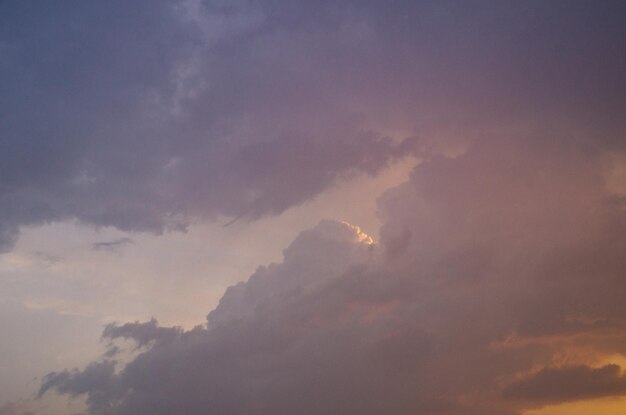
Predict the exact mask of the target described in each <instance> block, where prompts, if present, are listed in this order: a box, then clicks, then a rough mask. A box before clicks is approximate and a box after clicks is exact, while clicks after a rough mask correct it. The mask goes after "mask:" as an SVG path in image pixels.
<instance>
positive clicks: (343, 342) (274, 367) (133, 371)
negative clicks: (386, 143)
mask: <svg viewBox="0 0 626 415" xmlns="http://www.w3.org/2000/svg"><path fill="white" fill-rule="evenodd" d="M607 163H608V161H607V159H606V157H605V155H604V154H603V152H601V151H600V152H596V151H589V149H588V147H587V146H586V145H575V144H571V145H568V146H564V145H563V142H562V141H560V140H554V142H553V144H546V142H544V141H540V140H537V139H535V138H534V137H526V138H524V139H506V138H503V137H498V138H494V139H489V138H486V139H484V140H480V141H478V142H475V143H474V144H473V145H471V146H470V147H469V148H467V149H466V151H465V152H464V153H463V154H462V155H459V156H455V157H443V156H434V157H432V158H430V159H428V160H426V161H424V162H423V163H421V164H420V165H418V166H417V167H416V168H415V170H414V172H413V173H412V175H411V178H410V180H409V181H408V182H406V183H404V184H402V185H400V186H398V187H397V188H394V189H391V190H389V191H388V192H387V193H386V194H385V195H383V197H381V199H380V215H381V217H382V218H383V219H384V221H385V223H384V225H383V227H382V229H381V241H377V242H376V243H373V244H372V243H371V242H372V241H370V239H368V238H367V237H366V236H365V235H363V233H362V232H361V231H360V230H359V229H357V228H354V227H352V226H350V225H347V224H343V223H338V222H322V223H321V224H320V225H319V226H317V227H316V228H314V229H312V230H309V231H305V232H303V233H302V234H301V235H300V236H299V237H298V238H297V239H296V240H295V241H294V242H293V244H292V245H291V246H289V247H288V248H287V249H286V250H285V252H284V254H285V257H284V261H283V262H282V263H280V264H273V265H270V266H268V267H261V268H259V269H258V270H257V272H255V273H254V274H253V275H252V276H251V277H250V279H249V280H248V281H247V282H245V283H240V284H238V285H235V286H233V287H231V288H229V289H228V290H227V291H226V293H225V295H224V297H223V298H222V300H221V301H220V304H219V305H218V306H217V308H216V309H215V310H213V311H212V312H211V313H209V315H208V321H207V325H206V326H205V327H198V328H196V329H193V330H191V331H187V332H182V331H176V330H175V329H167V328H158V327H157V326H156V324H155V322H154V321H153V322H149V323H144V324H141V323H139V324H137V323H133V324H130V325H126V326H110V327H109V328H107V330H106V331H105V333H106V334H107V336H108V337H110V338H112V340H114V338H115V337H117V336H120V337H125V338H135V339H136V340H137V342H138V343H140V344H146V343H147V342H148V339H150V341H152V340H153V341H152V344H153V345H152V347H151V348H150V349H148V350H145V351H143V352H142V353H140V354H139V356H138V357H137V358H135V359H134V360H132V361H131V362H130V363H128V364H127V365H120V369H121V370H120V371H119V372H117V371H114V370H113V369H110V370H108V372H106V376H105V378H106V379H101V380H99V381H98V382H93V381H92V376H87V375H93V373H92V372H97V373H98V374H102V373H101V372H104V371H103V370H102V371H101V370H98V371H96V368H98V369H100V368H101V367H107V368H108V367H112V366H114V365H115V363H114V362H113V361H111V360H106V359H105V360H103V361H101V362H98V363H93V364H92V365H91V366H88V367H87V368H86V369H85V371H84V372H74V373H71V372H61V373H56V374H51V375H49V376H48V378H47V381H46V382H45V383H44V385H43V387H42V393H43V392H46V391H50V390H56V391H58V392H61V393H67V394H70V395H78V394H85V395H86V396H87V397H88V401H89V402H90V407H89V408H90V411H91V413H93V414H116V415H118V414H134V413H154V414H173V413H180V412H181V411H183V412H185V413H190V414H194V413H198V414H199V413H211V412H215V413H224V414H238V413H259V414H264V413H272V414H290V413H303V414H320V413H336V414H339V413H359V414H380V413H396V414H407V415H408V414H441V415H452V414H455V415H456V414H518V413H520V412H521V411H522V410H523V409H524V408H530V407H536V406H537V405H542V404H545V403H554V402H564V401H569V400H577V399H581V398H587V397H597V396H607V395H621V394H623V393H624V392H625V390H624V388H623V385H622V384H623V379H622V375H621V372H620V370H619V367H618V366H616V365H609V366H601V365H600V366H598V367H596V366H594V365H599V364H600V362H601V361H602V360H603V359H605V358H606V357H607V356H611V355H615V354H616V353H623V351H624V347H625V346H626V336H625V335H624V330H623V327H624V323H625V320H626V309H625V308H624V303H623V301H622V298H621V297H622V295H621V293H623V292H624V290H625V289H626V287H625V283H624V280H623V270H624V269H626V262H625V261H626V259H625V258H624V256H623V247H624V246H626V223H625V217H624V201H623V199H621V198H620V197H619V196H616V195H615V194H613V193H611V192H609V191H607V188H606V180H605V178H606V175H607V174H608V172H609V168H608V165H607ZM159 330H163V331H162V332H161V331H159ZM165 333H169V334H168V335H167V336H164V335H163V334H165ZM589 344H591V345H593V347H592V349H591V350H592V351H591V352H590V349H589ZM563 361H567V362H571V363H570V364H568V365H563V364H562V362H563ZM538 368H539V369H538ZM565 379H567V380H565ZM560 380H563V381H562V382H561V381H560ZM89 385H91V386H89ZM102 397H105V398H104V399H102ZM91 402H93V403H91Z"/></svg>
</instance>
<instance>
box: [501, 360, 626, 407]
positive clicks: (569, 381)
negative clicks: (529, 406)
mask: <svg viewBox="0 0 626 415" xmlns="http://www.w3.org/2000/svg"><path fill="white" fill-rule="evenodd" d="M625 394H626V377H625V376H623V375H622V370H621V368H620V367H619V366H618V365H615V364H611V365H606V366H603V367H600V368H591V367H588V366H565V367H559V368H553V367H548V368H544V369H542V370H541V371H539V372H537V373H535V374H532V375H530V376H528V377H526V378H524V379H521V380H519V381H517V382H515V383H513V384H511V385H510V386H509V387H507V388H506V389H505V390H504V396H505V398H507V399H515V400H527V401H532V402H563V401H571V400H578V399H587V398H600V397H604V396H617V395H625Z"/></svg>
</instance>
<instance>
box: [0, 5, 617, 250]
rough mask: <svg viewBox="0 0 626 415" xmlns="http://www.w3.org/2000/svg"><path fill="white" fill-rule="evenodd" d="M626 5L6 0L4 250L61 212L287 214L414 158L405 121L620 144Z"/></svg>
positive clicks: (115, 219) (179, 225)
mask: <svg viewBox="0 0 626 415" xmlns="http://www.w3.org/2000/svg"><path fill="white" fill-rule="evenodd" d="M622 15H623V4H622V2H611V1H606V2H602V4H591V3H587V2H576V4H571V2H558V1H557V2H550V3H549V4H546V3H545V2H524V4H517V3H502V2H489V1H485V2H454V1H450V2H437V3H432V2H412V1H411V2H407V1H392V2H377V1H367V2H361V1H359V2H356V1H342V2H327V1H322V2H315V3H314V4H311V3H310V2H305V1H281V0H267V1H260V2H256V1H254V2H252V1H232V2H222V1H204V2H201V1H169V2H168V1H157V2H156V3H155V2H153V1H140V2H134V3H133V4H132V5H129V4H128V3H127V2H122V1H107V2H101V3H97V4H95V3H84V2H69V3H63V4H60V5H58V4H57V5H54V6H51V5H42V4H39V3H37V2H32V1H20V2H2V4H1V5H0V16H1V17H0V19H2V20H1V21H0V26H1V27H2V30H1V31H0V48H1V50H2V62H1V64H0V81H1V82H2V87H3V88H2V89H3V94H2V97H1V98H0V114H2V115H0V117H1V118H0V125H1V127H0V128H1V130H0V135H1V137H2V138H1V139H0V150H1V151H0V177H1V179H0V180H1V181H0V246H2V247H3V249H9V248H10V246H11V245H12V244H13V243H14V242H15V239H16V237H17V235H18V231H19V228H20V226H24V225H38V224H43V223H48V222H51V221H59V220H66V219H78V220H79V221H81V222H83V223H87V224H91V225H96V226H115V227H117V228H119V229H122V230H125V231H151V232H157V233H159V232H163V231H165V230H170V229H184V228H185V227H186V226H187V225H188V224H189V223H190V221H192V220H194V219H197V218H216V217H219V216H227V217H240V216H241V217H245V218H248V219H254V218H257V217H259V216H262V215H267V214H276V213H280V212H282V211H283V210H285V209H287V208H289V207H290V206H294V205H297V204H300V203H303V202H305V201H307V200H309V199H310V198H312V197H313V196H314V195H316V194H318V193H319V192H320V191H322V190H324V189H325V188H327V187H328V186H329V185H331V184H332V183H333V181H334V179H335V178H336V177H337V176H339V175H342V174H345V173H349V172H351V171H355V170H361V171H367V172H371V173H375V172H377V171H378V170H379V169H381V168H382V167H384V166H385V165H386V164H387V163H389V162H391V161H392V160H393V159H394V158H396V157H398V156H400V155H402V154H406V153H407V152H410V151H411V146H408V145H404V146H402V145H396V144H394V143H393V142H392V141H390V140H389V139H387V138H386V136H387V134H386V133H385V131H389V130H394V129H398V130H403V131H404V130H406V131H416V132H418V133H420V134H421V135H425V134H431V135H433V136H437V137H442V136H446V135H448V136H449V135H451V134H452V135H456V134H457V133H460V135H461V137H458V138H460V139H463V140H466V139H468V138H471V137H475V136H476V135H477V134H479V133H481V132H483V131H484V130H490V129H494V128H501V127H502V126H511V125H516V126H519V125H531V128H534V126H535V125H541V124H542V123H544V122H548V123H550V125H556V124H558V125H560V126H561V127H562V128H563V129H566V130H568V131H569V132H575V134H576V135H577V136H580V137H586V136H589V135H596V136H597V135H601V136H602V141H603V142H605V143H611V145H612V146H617V147H619V146H621V145H622V144H620V143H622V142H623V140H622V134H623V130H624V118H623V117H622V114H621V110H620V109H621V108H623V106H624V104H625V103H624V96H626V94H625V91H624V88H625V86H624V82H623V76H622V74H623V72H624V62H623V60H621V51H622V50H623V49H624V48H625V47H626V45H624V39H625V38H626V36H624V33H623V30H624V28H623V24H622V21H621V19H620V17H621V16H622ZM129 39H132V41H131V40H129ZM396 135H397V134H396ZM396 138H397V137H396ZM444 138H445V137H444ZM448 139H450V138H449V137H448ZM594 139H598V137H594Z"/></svg>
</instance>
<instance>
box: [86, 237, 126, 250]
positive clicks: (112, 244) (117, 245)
mask: <svg viewBox="0 0 626 415" xmlns="http://www.w3.org/2000/svg"><path fill="white" fill-rule="evenodd" d="M132 243H133V240H132V239H131V238H126V237H125V238H118V239H116V240H113V241H106V242H94V243H93V244H92V245H91V247H92V248H93V249H94V250H95V251H108V252H119V250H120V249H121V248H122V247H124V246H125V245H129V244H132Z"/></svg>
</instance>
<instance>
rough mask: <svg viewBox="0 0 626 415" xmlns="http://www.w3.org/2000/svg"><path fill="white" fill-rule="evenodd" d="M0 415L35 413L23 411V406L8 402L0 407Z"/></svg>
mask: <svg viewBox="0 0 626 415" xmlns="http://www.w3.org/2000/svg"><path fill="white" fill-rule="evenodd" d="M0 415H35V413H34V412H31V411H30V410H27V409H25V408H24V407H23V405H20V404H14V403H12V402H8V403H6V404H4V405H2V406H0Z"/></svg>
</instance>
